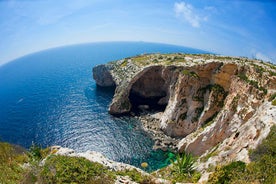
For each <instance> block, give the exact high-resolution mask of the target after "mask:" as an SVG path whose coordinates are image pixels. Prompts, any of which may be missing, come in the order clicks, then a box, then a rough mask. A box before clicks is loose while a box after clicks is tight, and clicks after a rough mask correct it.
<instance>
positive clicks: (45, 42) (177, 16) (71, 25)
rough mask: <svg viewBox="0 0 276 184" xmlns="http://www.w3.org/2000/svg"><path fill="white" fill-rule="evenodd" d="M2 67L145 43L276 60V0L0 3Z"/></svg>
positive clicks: (0, 56) (17, 1)
mask: <svg viewBox="0 0 276 184" xmlns="http://www.w3.org/2000/svg"><path fill="white" fill-rule="evenodd" d="M0 17H1V19H0V37H1V42H0V50H1V51H2V53H1V54H0V65H2V64H3V63H7V62H9V61H12V60H15V59H16V58H19V57H21V56H24V55H27V54H31V53H34V52H38V51H41V50H46V49H50V48H55V47H61V46H67V45H74V44H83V43H91V42H92V43H94V42H110V41H138V42H139V41H144V42H153V43H165V44H172V45H179V46H184V47H190V48H197V49H200V50H208V51H210V52H212V53H219V54H222V55H228V56H242V57H249V58H256V59H261V60H263V61H271V62H274V63H275V62H276V38H275V37H273V36H272V35H275V34H276V29H275V27H276V22H275V18H276V1H272V0H266V1H261V0H255V1H248V0H245V1H238V0H234V1H231V2H228V1H227V2H226V1H210V0H206V1H201V0H194V1H191V0H180V1H132V2H131V3H129V2H127V1H125V0H118V1H116V2H113V1H109V0H102V1H96V0H92V1H88V0H81V1H74V0H60V1H58V2H57V1H53V0H49V1H19V0H14V1H0Z"/></svg>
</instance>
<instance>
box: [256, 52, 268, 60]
mask: <svg viewBox="0 0 276 184" xmlns="http://www.w3.org/2000/svg"><path fill="white" fill-rule="evenodd" d="M255 58H256V59H260V60H263V61H272V60H271V59H270V58H269V57H268V56H266V55H265V54H263V53H261V52H257V53H255Z"/></svg>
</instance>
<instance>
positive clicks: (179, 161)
mask: <svg viewBox="0 0 276 184" xmlns="http://www.w3.org/2000/svg"><path fill="white" fill-rule="evenodd" d="M171 162H172V164H173V170H174V171H175V172H177V173H179V174H181V173H184V174H189V175H190V174H191V173H193V172H194V170H195V169H194V163H195V160H194V158H193V156H192V155H191V154H186V153H181V154H177V155H176V161H171Z"/></svg>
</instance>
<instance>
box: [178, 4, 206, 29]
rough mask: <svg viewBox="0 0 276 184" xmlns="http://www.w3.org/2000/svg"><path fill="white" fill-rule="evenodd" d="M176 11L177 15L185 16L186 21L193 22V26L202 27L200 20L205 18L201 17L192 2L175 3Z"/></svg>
mask: <svg viewBox="0 0 276 184" xmlns="http://www.w3.org/2000/svg"><path fill="white" fill-rule="evenodd" d="M174 12H175V14H176V16H177V17H179V18H181V19H182V18H183V19H184V20H185V21H186V22H188V23H189V24H191V26H193V27H200V22H201V21H203V20H204V19H205V20H206V17H205V18H201V17H200V16H199V15H197V14H196V12H195V10H194V7H193V6H192V5H191V4H188V3H185V2H176V3H174Z"/></svg>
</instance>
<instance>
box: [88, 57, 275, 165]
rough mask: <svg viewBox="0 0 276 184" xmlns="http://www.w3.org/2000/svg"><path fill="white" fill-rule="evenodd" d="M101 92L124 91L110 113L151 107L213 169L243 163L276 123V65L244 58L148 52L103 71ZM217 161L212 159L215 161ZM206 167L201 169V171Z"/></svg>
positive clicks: (98, 77)
mask: <svg viewBox="0 0 276 184" xmlns="http://www.w3.org/2000/svg"><path fill="white" fill-rule="evenodd" d="M93 76H94V79H95V81H96V83H97V84H98V85H100V86H114V85H115V86H116V90H115V94H114V97H113V100H112V103H111V104H110V107H109V112H110V114H113V115H123V114H127V113H130V112H132V111H135V110H136V109H140V108H141V107H144V108H146V109H149V110H151V111H155V112H158V114H159V115H158V118H157V121H156V124H155V126H158V127H159V128H160V129H161V130H162V131H163V132H164V134H166V135H168V136H171V137H176V138H180V139H181V141H179V143H178V145H177V148H178V151H179V152H184V151H185V152H190V153H193V154H194V155H197V156H201V158H202V160H203V159H205V164H201V165H200V167H201V169H204V168H207V167H208V166H209V164H216V163H221V162H227V161H230V160H242V161H245V162H249V161H250V160H249V157H248V150H250V149H255V148H256V147H257V145H258V144H259V143H260V142H261V141H262V140H263V139H264V138H265V137H266V136H267V135H268V133H269V131H270V128H271V127H272V126H273V125H274V124H276V106H274V105H273V103H272V102H271V101H273V100H274V101H275V98H276V66H275V65H273V64H271V63H265V62H262V61H259V60H250V59H248V58H241V57H225V56H217V55H201V54H197V55H192V54H180V53H176V54H147V55H140V56H136V57H132V58H126V59H122V60H119V61H114V62H110V63H107V64H105V65H99V66H96V67H95V68H93ZM210 155H212V156H210ZM199 169H200V168H199Z"/></svg>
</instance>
